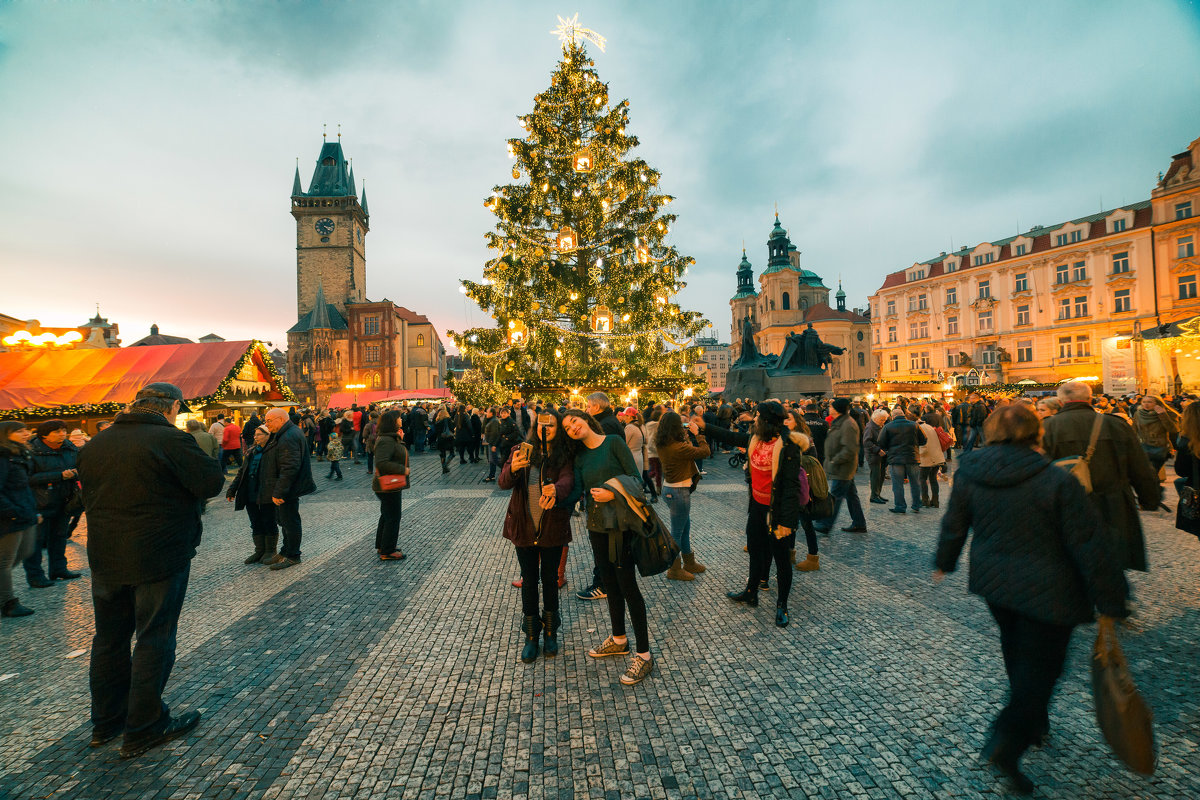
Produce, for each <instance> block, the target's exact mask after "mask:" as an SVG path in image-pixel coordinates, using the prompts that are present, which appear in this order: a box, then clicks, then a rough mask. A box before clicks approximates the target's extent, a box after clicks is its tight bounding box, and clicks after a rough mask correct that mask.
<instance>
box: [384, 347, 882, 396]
mask: <svg viewBox="0 0 1200 800" xmlns="http://www.w3.org/2000/svg"><path fill="white" fill-rule="evenodd" d="M859 355H860V356H861V355H862V353H859ZM379 383H380V381H379V373H378V372H372V373H371V388H372V389H378V388H379Z"/></svg>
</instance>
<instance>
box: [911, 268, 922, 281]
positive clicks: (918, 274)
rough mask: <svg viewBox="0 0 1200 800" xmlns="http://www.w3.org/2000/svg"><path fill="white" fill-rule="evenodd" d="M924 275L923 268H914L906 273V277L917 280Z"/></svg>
mask: <svg viewBox="0 0 1200 800" xmlns="http://www.w3.org/2000/svg"><path fill="white" fill-rule="evenodd" d="M924 277H925V270H923V269H914V270H913V271H912V272H910V273H908V279H909V280H910V281H919V280H921V279H923V278H924Z"/></svg>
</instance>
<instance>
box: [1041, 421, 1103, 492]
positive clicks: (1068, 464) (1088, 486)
mask: <svg viewBox="0 0 1200 800" xmlns="http://www.w3.org/2000/svg"><path fill="white" fill-rule="evenodd" d="M1103 423H1104V415H1103V414H1100V413H1098V412H1097V413H1096V420H1095V422H1093V423H1092V435H1091V438H1090V439H1089V440H1088V446H1087V451H1086V452H1085V453H1084V454H1083V455H1081V456H1064V457H1063V458H1056V459H1054V461H1052V462H1050V463H1052V464H1054V466H1056V467H1058V468H1059V469H1065V470H1066V471H1067V472H1068V473H1070V474H1071V475H1074V476H1075V480H1077V481H1079V483H1080V485H1081V486H1083V491H1084V492H1086V493H1087V494H1091V493H1092V470H1091V468H1090V467H1089V466H1088V462H1090V461H1091V460H1092V455H1093V454H1095V452H1096V442H1097V441H1098V440H1099V439H1100V426H1101V425H1102V424H1103Z"/></svg>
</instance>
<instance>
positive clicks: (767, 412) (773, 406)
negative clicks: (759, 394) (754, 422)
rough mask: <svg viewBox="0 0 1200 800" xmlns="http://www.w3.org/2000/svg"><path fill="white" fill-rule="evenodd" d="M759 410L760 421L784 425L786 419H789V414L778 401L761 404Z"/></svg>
mask: <svg viewBox="0 0 1200 800" xmlns="http://www.w3.org/2000/svg"><path fill="white" fill-rule="evenodd" d="M757 410H758V416H759V418H760V419H762V420H763V421H765V422H772V423H774V424H776V425H782V424H783V421H784V419H786V418H787V412H786V411H784V410H783V405H781V404H780V403H779V402H778V401H776V400H767V401H765V402H762V403H759V404H758V409H757Z"/></svg>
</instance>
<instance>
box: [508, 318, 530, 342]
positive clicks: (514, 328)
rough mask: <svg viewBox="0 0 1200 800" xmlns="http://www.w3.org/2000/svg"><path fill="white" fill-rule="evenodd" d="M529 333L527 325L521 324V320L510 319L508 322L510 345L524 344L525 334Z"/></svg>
mask: <svg viewBox="0 0 1200 800" xmlns="http://www.w3.org/2000/svg"><path fill="white" fill-rule="evenodd" d="M527 332H528V331H527V329H526V328H525V323H524V322H521V320H519V319H510V320H509V321H508V343H509V344H521V343H523V342H524V341H525V334H526V333H527Z"/></svg>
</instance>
